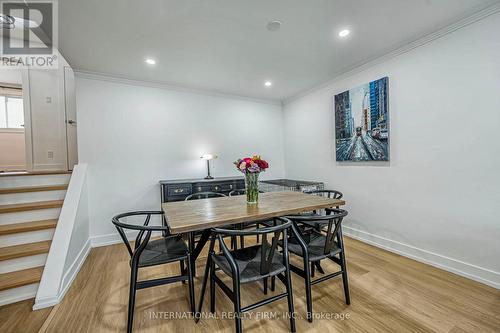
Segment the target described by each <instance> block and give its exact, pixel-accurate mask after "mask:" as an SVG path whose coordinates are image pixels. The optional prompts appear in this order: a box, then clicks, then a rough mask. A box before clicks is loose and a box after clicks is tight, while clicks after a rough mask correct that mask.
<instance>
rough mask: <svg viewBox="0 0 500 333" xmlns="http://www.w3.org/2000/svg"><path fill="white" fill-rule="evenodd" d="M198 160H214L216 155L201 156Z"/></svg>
mask: <svg viewBox="0 0 500 333" xmlns="http://www.w3.org/2000/svg"><path fill="white" fill-rule="evenodd" d="M200 158H201V159H202V160H215V159H216V158H217V155H214V154H203V155H202V156H201V157H200Z"/></svg>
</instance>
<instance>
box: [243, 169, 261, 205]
mask: <svg viewBox="0 0 500 333" xmlns="http://www.w3.org/2000/svg"><path fill="white" fill-rule="evenodd" d="M245 187H246V192H247V204H257V203H258V202H259V172H254V173H251V172H247V173H246V174H245Z"/></svg>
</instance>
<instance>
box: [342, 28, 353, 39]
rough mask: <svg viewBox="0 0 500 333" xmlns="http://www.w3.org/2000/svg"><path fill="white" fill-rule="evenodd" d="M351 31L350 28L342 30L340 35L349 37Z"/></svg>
mask: <svg viewBox="0 0 500 333" xmlns="http://www.w3.org/2000/svg"><path fill="white" fill-rule="evenodd" d="M350 33H351V32H350V31H349V30H348V29H344V30H341V31H340V32H339V37H342V38H344V37H347V36H348V35H349V34H350Z"/></svg>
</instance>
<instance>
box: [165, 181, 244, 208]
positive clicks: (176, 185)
mask: <svg viewBox="0 0 500 333" xmlns="http://www.w3.org/2000/svg"><path fill="white" fill-rule="evenodd" d="M244 188H245V178H243V177H219V178H214V179H203V178H201V179H199V178H198V179H175V180H160V189H161V191H160V192H161V202H170V201H181V200H184V199H185V198H186V197H187V196H188V195H190V194H193V193H198V192H219V193H224V194H226V195H228V194H229V192H231V191H232V190H237V189H238V190H239V189H244Z"/></svg>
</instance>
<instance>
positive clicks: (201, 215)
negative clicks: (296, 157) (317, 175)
mask: <svg viewBox="0 0 500 333" xmlns="http://www.w3.org/2000/svg"><path fill="white" fill-rule="evenodd" d="M344 204H345V201H343V200H339V199H328V198H324V197H320V196H317V195H311V194H304V193H300V192H291V191H284V192H267V193H260V194H259V203H258V204H257V205H248V204H247V203H246V195H238V196H234V197H223V198H210V199H200V200H190V201H178V202H166V203H163V204H162V209H163V211H164V212H165V217H166V218H167V222H168V226H169V228H170V230H171V232H172V233H175V234H177V233H183V232H190V231H196V230H203V229H207V228H213V227H220V226H224V225H228V224H233V223H241V222H251V221H259V220H266V219H270V218H273V217H279V216H285V215H292V214H298V213H301V212H304V211H310V210H314V209H321V208H328V207H335V206H342V205H344Z"/></svg>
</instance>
